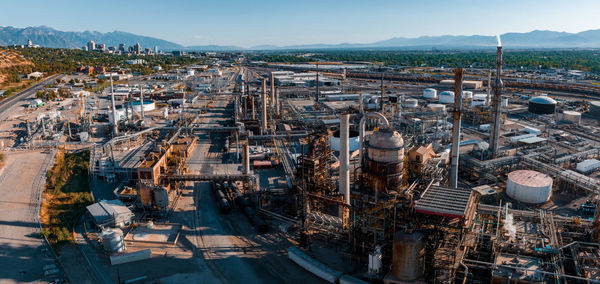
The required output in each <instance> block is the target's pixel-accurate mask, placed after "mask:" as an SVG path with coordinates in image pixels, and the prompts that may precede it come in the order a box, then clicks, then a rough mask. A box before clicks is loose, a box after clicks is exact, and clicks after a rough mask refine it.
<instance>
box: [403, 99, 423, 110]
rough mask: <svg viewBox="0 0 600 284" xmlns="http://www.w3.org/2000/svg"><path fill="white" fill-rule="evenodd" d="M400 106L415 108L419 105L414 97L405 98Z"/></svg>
mask: <svg viewBox="0 0 600 284" xmlns="http://www.w3.org/2000/svg"><path fill="white" fill-rule="evenodd" d="M402 106H403V107H406V108H416V107H417V106H419V101H417V100H416V99H406V100H405V101H404V103H402Z"/></svg>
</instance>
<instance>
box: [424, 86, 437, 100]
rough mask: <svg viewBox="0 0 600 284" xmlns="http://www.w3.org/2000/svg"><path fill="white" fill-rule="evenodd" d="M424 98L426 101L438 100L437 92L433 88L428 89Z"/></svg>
mask: <svg viewBox="0 0 600 284" xmlns="http://www.w3.org/2000/svg"><path fill="white" fill-rule="evenodd" d="M423 98H426V99H435V98H437V90H436V89H432V88H427V89H425V90H423Z"/></svg>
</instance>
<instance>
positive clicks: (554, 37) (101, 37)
mask: <svg viewBox="0 0 600 284" xmlns="http://www.w3.org/2000/svg"><path fill="white" fill-rule="evenodd" d="M501 37H502V43H503V45H505V46H507V47H510V48H600V29H598V30H588V31H583V32H580V33H567V32H555V31H540V30H535V31H531V32H527V33H506V34H503V35H501ZM27 39H31V40H32V41H33V43H34V44H39V45H40V46H43V47H56V48H80V47H82V46H84V45H85V44H86V43H87V42H88V41H90V40H93V41H95V42H96V43H104V44H106V45H107V46H118V44H120V43H124V44H126V45H127V46H129V45H134V44H135V43H138V42H139V43H140V44H141V45H142V47H144V48H153V47H154V46H158V47H159V48H160V49H161V50H189V51H235V50H311V49H312V50H314V49H431V48H439V49H478V48H487V47H491V46H494V45H496V39H495V36H483V35H463V36H454V35H443V36H422V37H416V38H404V37H395V38H390V39H386V40H381V41H377V42H372V43H340V44H303V45H288V46H275V45H257V46H253V47H250V48H244V47H239V46H233V45H198V46H187V47H186V46H182V45H180V44H177V43H174V42H170V41H166V40H162V39H158V38H153V37H147V36H140V35H135V34H131V33H127V32H121V31H114V32H109V33H100V32H96V31H85V32H64V31H58V30H55V29H52V28H49V27H45V26H41V27H27V28H14V27H0V45H12V44H26V43H27Z"/></svg>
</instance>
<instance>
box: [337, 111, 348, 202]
mask: <svg viewBox="0 0 600 284" xmlns="http://www.w3.org/2000/svg"><path fill="white" fill-rule="evenodd" d="M349 118H350V115H349V114H342V115H341V116H340V182H339V186H340V188H339V191H340V194H342V195H343V196H344V203H345V204H350V157H349V154H348V150H349V146H348V144H349V141H348V140H349V131H350V129H349V128H350V127H349V124H350V122H349Z"/></svg>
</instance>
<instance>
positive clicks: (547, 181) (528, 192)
mask: <svg viewBox="0 0 600 284" xmlns="http://www.w3.org/2000/svg"><path fill="white" fill-rule="evenodd" d="M506 194H507V195H508V196H510V197H511V198H513V199H515V200H518V201H521V202H525V203H533V204H538V203H544V202H546V201H548V199H550V195H552V178H551V177H549V176H548V175H546V174H543V173H540V172H537V171H531V170H516V171H513V172H511V173H509V174H508V183H507V185H506Z"/></svg>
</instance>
